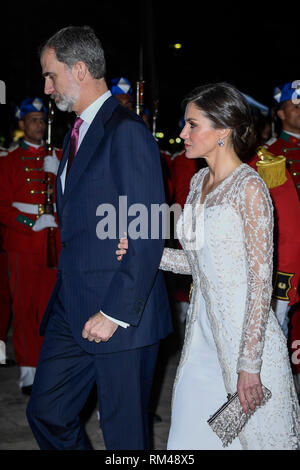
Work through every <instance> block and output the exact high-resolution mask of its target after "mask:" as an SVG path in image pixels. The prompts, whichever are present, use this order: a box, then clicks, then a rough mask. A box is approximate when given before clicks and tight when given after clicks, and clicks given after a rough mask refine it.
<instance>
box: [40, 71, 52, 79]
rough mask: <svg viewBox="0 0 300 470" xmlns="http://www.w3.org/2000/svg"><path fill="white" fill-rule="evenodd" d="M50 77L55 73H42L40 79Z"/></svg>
mask: <svg viewBox="0 0 300 470" xmlns="http://www.w3.org/2000/svg"><path fill="white" fill-rule="evenodd" d="M50 75H52V76H54V75H55V73H53V72H44V73H42V77H44V78H46V77H49V76H50Z"/></svg>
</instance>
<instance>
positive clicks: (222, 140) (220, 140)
mask: <svg viewBox="0 0 300 470" xmlns="http://www.w3.org/2000/svg"><path fill="white" fill-rule="evenodd" d="M224 144H225V142H224V139H221V137H220V139H219V140H218V145H219V147H224Z"/></svg>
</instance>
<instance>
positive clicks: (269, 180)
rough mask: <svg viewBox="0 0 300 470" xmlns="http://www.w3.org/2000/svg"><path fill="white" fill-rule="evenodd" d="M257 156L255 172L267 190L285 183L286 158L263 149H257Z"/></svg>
mask: <svg viewBox="0 0 300 470" xmlns="http://www.w3.org/2000/svg"><path fill="white" fill-rule="evenodd" d="M257 156H258V158H259V159H258V160H257V162H256V166H257V171H258V173H259V175H260V176H261V178H262V179H263V180H264V182H265V183H266V185H267V186H268V188H269V189H272V188H276V187H277V186H281V185H282V184H284V183H285V182H286V181H287V177H286V158H285V157H284V156H283V155H273V154H272V153H271V152H269V150H267V149H266V148H265V147H258V149H257Z"/></svg>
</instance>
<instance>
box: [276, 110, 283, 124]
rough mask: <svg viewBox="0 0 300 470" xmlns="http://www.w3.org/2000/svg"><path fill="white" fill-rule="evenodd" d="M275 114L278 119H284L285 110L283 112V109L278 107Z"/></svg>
mask: <svg viewBox="0 0 300 470" xmlns="http://www.w3.org/2000/svg"><path fill="white" fill-rule="evenodd" d="M276 114H277V116H278V117H279V119H281V120H282V121H284V120H285V112H284V109H278V111H277V113H276Z"/></svg>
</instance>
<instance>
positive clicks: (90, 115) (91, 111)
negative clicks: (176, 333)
mask: <svg viewBox="0 0 300 470" xmlns="http://www.w3.org/2000/svg"><path fill="white" fill-rule="evenodd" d="M110 96H111V92H110V91H109V90H108V91H107V92H106V93H104V94H103V95H101V96H99V98H97V99H96V100H95V101H94V102H93V103H92V104H90V105H89V106H88V107H87V108H86V109H85V110H84V111H83V112H82V113H81V114H80V116H79V117H81V119H82V120H83V123H82V124H81V126H80V128H79V135H78V146H77V151H78V149H79V147H80V145H81V143H82V141H83V139H84V136H85V134H86V133H87V131H88V128H89V127H90V125H91V123H92V121H93V119H94V117H95V116H96V114H97V113H98V111H99V109H100V108H101V106H102V105H103V103H104V102H105V101H106V100H107V99H108V98H109V97H110ZM75 158H76V155H75ZM67 165H68V161H67V162H66V164H65V167H64V169H63V172H62V174H61V176H60V180H61V187H62V192H63V193H64V190H65V182H66V172H67ZM100 312H101V313H102V315H104V316H105V317H106V318H108V319H109V320H111V321H113V322H114V323H117V324H118V325H120V326H122V327H123V328H127V327H128V326H129V324H128V323H125V322H122V321H120V320H116V319H115V318H112V317H110V316H108V315H105V313H103V312H102V310H100Z"/></svg>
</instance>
